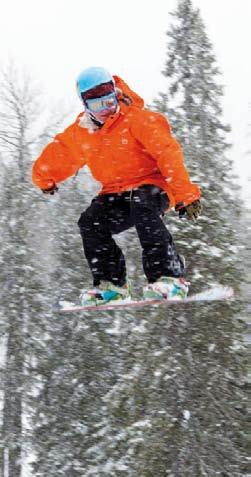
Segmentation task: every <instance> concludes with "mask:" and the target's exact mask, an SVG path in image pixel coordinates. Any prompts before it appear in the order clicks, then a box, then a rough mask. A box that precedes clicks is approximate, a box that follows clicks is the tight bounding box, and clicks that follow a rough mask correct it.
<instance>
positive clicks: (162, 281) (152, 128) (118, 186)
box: [32, 67, 202, 305]
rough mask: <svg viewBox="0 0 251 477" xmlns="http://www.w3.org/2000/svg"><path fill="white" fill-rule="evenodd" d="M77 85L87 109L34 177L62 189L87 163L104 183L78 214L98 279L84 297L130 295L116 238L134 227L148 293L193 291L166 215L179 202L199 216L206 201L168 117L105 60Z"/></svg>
mask: <svg viewBox="0 0 251 477" xmlns="http://www.w3.org/2000/svg"><path fill="white" fill-rule="evenodd" d="M77 91H78V95H79V97H80V99H81V101H82V103H83V105H84V112H81V114H79V116H78V117H77V119H76V121H75V122H74V123H73V124H71V125H70V126H69V127H68V128H67V129H66V130H65V131H64V132H62V133H60V134H58V135H57V136H56V137H55V138H54V140H53V141H52V142H51V143H50V144H49V145H48V146H47V147H46V148H45V149H44V151H43V152H42V154H41V155H40V157H39V158H38V159H37V160H36V161H35V163H34V165H33V171H32V177H33V182H34V184H35V185H36V186H38V187H39V188H40V189H41V190H42V191H43V192H44V193H45V194H54V193H55V192H56V191H57V190H58V183H59V182H61V181H64V180H65V179H67V178H68V177H70V176H72V175H74V174H75V173H76V171H77V170H78V169H79V168H81V167H83V166H85V165H87V166H88V167H89V169H90V171H91V173H92V174H93V176H94V178H95V179H97V180H98V181H99V182H100V183H101V184H102V190H101V191H100V193H99V195H97V196H96V197H95V198H94V199H93V200H92V202H91V205H90V206H89V207H88V208H87V210H85V211H84V212H83V213H82V215H81V217H80V219H79V221H78V225H79V228H80V233H81V236H82V241H83V247H84V253H85V257H86V259H87V261H88V264H89V267H90V270H91V272H92V276H93V287H94V288H93V289H91V290H88V289H87V290H84V291H83V293H82V304H84V305H85V304H93V305H97V304H99V303H105V302H108V301H112V300H118V299H119V300H128V298H130V287H129V285H128V280H127V275H126V265H125V259H124V255H123V253H122V251H121V249H120V248H119V247H118V245H117V244H116V242H115V241H114V239H113V235H115V234H118V233H120V232H122V231H124V230H127V229H129V228H130V227H135V228H136V231H137V234H138V237H139V240H140V244H141V247H142V250H143V268H144V272H145V275H146V278H147V281H148V284H147V285H146V286H145V287H144V289H143V295H144V297H145V298H153V299H163V297H164V298H172V297H175V298H176V299H177V298H179V297H180V298H184V297H186V295H187V292H188V283H187V282H186V280H185V278H184V274H185V264H184V260H183V259H182V257H180V256H179V254H178V253H177V251H176V247H175V244H174V242H173V238H172V236H171V234H170V232H169V231H168V230H167V228H166V226H165V225H164V223H163V220H162V217H163V215H164V213H165V212H166V211H167V210H168V209H170V208H172V207H175V209H176V210H177V211H178V213H179V215H180V216H182V215H187V217H188V218H190V219H193V220H195V219H197V217H198V216H199V214H200V213H201V209H202V207H201V203H200V189H199V187H198V186H197V185H196V184H193V183H192V182H191V181H190V178H189V174H188V172H187V169H186V167H185V165H184V159H183V153H182V150H181V147H180V145H179V144H178V142H177V141H176V140H175V139H174V137H173V136H172V134H171V129H170V126H169V124H168V121H167V119H166V118H165V117H164V116H163V115H162V114H160V113H157V112H154V111H150V110H148V109H144V102H143V100H142V99H141V98H140V97H139V96H138V95H137V94H136V93H135V92H134V91H132V90H131V89H130V88H129V87H128V85H127V84H126V83H125V82H124V81H123V80H122V79H121V78H119V77H118V76H112V75H111V74H110V73H109V72H108V71H107V70H105V69H104V68H101V67H90V68H87V69H85V70H84V71H82V72H81V73H80V75H79V76H78V78H77Z"/></svg>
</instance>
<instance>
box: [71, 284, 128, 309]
mask: <svg viewBox="0 0 251 477" xmlns="http://www.w3.org/2000/svg"><path fill="white" fill-rule="evenodd" d="M79 298H80V303H81V305H82V306H98V305H104V304H105V303H108V302H109V303H110V302H113V301H116V302H117V303H118V300H119V301H121V303H123V302H128V301H131V299H132V297H131V286H130V283H129V282H128V283H126V285H124V286H123V287H118V286H116V285H114V284H113V283H111V282H101V284H100V285H99V286H98V287H97V288H93V289H92V290H82V292H81V294H80V297H79Z"/></svg>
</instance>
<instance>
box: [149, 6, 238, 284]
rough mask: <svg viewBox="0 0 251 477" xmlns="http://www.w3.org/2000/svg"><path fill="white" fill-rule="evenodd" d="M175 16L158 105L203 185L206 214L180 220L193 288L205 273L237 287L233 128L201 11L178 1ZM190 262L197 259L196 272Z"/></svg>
mask: <svg viewBox="0 0 251 477" xmlns="http://www.w3.org/2000/svg"><path fill="white" fill-rule="evenodd" d="M172 16H173V24H172V26H171V28H170V29H169V30H168V32H167V37H168V42H167V59H166V62H165V68H164V71H163V74H164V76H165V77H166V80H167V82H166V84H167V86H166V91H165V92H164V93H162V94H161V95H160V96H159V98H158V99H157V100H156V101H155V102H154V105H155V107H156V108H157V109H158V110H160V111H162V112H164V113H166V114H167V116H168V118H169V120H170V122H171V125H172V128H173V132H174V134H175V135H176V136H177V138H178V139H179V141H180V142H181V144H182V146H183V149H184V153H185V158H186V163H187V166H188V169H189V171H190V174H191V176H192V179H193V180H194V181H196V182H198V183H199V184H200V186H201V188H202V194H203V205H204V212H203V216H202V218H201V220H200V221H199V223H198V225H197V226H196V227H193V226H190V225H188V224H183V222H182V223H181V224H179V225H180V226H179V229H180V235H182V244H185V248H186V251H185V255H186V256H187V261H188V269H189V272H191V273H190V276H189V278H190V277H191V279H193V286H194V287H196V286H197V284H198V283H199V284H200V285H201V278H202V276H203V277H204V280H205V281H206V283H210V282H216V281H220V280H219V276H220V277H221V281H223V282H225V283H227V282H228V283H230V281H231V283H232V284H234V282H235V283H236V285H238V282H239V277H238V274H237V273H234V274H233V276H231V277H230V276H229V274H228V263H229V260H231V259H232V258H233V259H234V261H236V258H237V256H238V240H237V238H236V237H235V235H234V227H235V222H238V217H239V207H240V203H239V201H238V198H239V196H238V193H237V186H236V181H235V178H234V176H233V171H232V162H231V160H230V159H229V157H228V156H227V151H228V147H229V144H228V142H227V139H226V137H227V135H226V133H227V132H229V131H230V128H229V126H227V125H225V124H224V122H223V117H222V116H223V115H222V108H221V98H222V96H223V88H222V85H221V84H220V82H219V75H220V72H219V69H218V67H217V63H216V59H215V56H214V53H213V48H212V44H211V42H210V40H209V39H208V36H207V34H206V31H205V26H204V23H203V21H202V19H201V15H200V12H199V10H197V9H195V8H194V7H193V5H192V2H191V0H180V1H178V6H177V10H176V11H175V12H173V14H172ZM230 224H231V226H230ZM192 241H193V242H194V241H197V244H198V247H197V251H196V250H194V249H193V250H191V252H192V253H189V249H190V244H191V242H192ZM182 244H181V247H182ZM236 247H237V248H236ZM230 250H231V251H232V253H229V252H230ZM194 253H195V255H194ZM209 256H210V257H211V258H210V260H208V257H209ZM213 257H214V258H213ZM219 258H220V260H219ZM195 262H196V263H195ZM189 263H193V270H191V267H189ZM221 266H222V271H221V273H219V269H220V267H221ZM216 270H217V272H216ZM196 275H197V276H196Z"/></svg>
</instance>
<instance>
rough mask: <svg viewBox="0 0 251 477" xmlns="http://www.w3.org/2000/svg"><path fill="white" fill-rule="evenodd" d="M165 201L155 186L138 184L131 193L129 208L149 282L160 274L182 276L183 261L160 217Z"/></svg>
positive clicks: (162, 192) (163, 195)
mask: <svg viewBox="0 0 251 477" xmlns="http://www.w3.org/2000/svg"><path fill="white" fill-rule="evenodd" d="M168 203H169V201H168V197H167V195H166V194H165V192H164V191H162V190H161V189H159V188H157V187H155V186H151V185H146V186H141V187H139V188H138V189H135V190H134V191H133V194H132V200H131V211H132V215H133V219H134V222H135V227H136V230H137V233H138V236H139V240H140V243H141V246H142V248H143V256H142V261H143V268H144V272H145V275H146V277H147V279H148V281H149V283H154V282H155V281H156V280H158V279H159V278H160V277H162V276H169V277H170V276H171V277H181V276H183V275H184V264H183V262H182V260H181V259H180V257H179V255H178V254H177V251H176V247H175V244H174V241H173V238H172V235H171V234H170V232H169V231H168V230H167V228H166V226H165V224H164V222H163V220H162V218H161V215H163V213H164V211H165V210H166V209H167V208H168Z"/></svg>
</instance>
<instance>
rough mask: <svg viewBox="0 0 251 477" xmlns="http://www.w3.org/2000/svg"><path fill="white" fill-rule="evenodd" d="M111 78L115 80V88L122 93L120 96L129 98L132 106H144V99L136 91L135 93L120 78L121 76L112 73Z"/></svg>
mask: <svg viewBox="0 0 251 477" xmlns="http://www.w3.org/2000/svg"><path fill="white" fill-rule="evenodd" d="M113 79H114V81H115V86H116V88H117V89H118V90H119V92H121V93H122V96H124V97H125V98H127V99H129V100H131V103H132V104H133V105H134V106H137V107H138V108H140V109H143V108H144V100H143V99H142V98H141V97H140V96H139V95H138V94H137V93H135V91H133V90H132V89H131V88H129V86H128V85H127V84H126V83H125V81H124V80H122V78H120V77H119V76H116V75H114V76H113Z"/></svg>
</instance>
